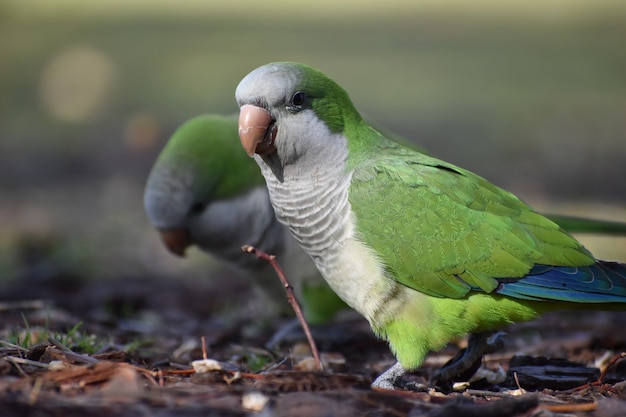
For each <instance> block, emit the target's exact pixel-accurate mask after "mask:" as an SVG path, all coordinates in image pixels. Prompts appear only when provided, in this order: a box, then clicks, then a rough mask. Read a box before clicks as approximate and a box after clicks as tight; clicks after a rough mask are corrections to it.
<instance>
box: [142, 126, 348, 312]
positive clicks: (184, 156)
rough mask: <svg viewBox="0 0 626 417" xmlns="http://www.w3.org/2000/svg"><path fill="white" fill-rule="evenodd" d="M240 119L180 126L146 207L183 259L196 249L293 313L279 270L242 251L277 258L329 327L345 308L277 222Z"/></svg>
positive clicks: (308, 307) (157, 167)
mask: <svg viewBox="0 0 626 417" xmlns="http://www.w3.org/2000/svg"><path fill="white" fill-rule="evenodd" d="M237 138H238V136H237V116H236V115H234V116H231V117H224V116H216V115H204V116H198V117H195V118H193V119H191V120H189V121H187V122H186V123H184V124H183V125H182V126H180V127H179V128H178V129H177V130H176V131H175V132H174V134H173V135H172V137H171V138H170V140H169V141H168V143H167V144H166V146H165V148H164V149H163V151H162V152H161V154H160V155H159V157H158V159H157V161H156V162H155V164H154V167H153V168H152V171H151V172H150V175H149V177H148V180H147V184H146V189H145V194H144V206H145V210H146V213H147V214H148V217H149V219H150V221H151V223H152V224H153V225H154V227H155V228H156V229H158V230H159V232H160V233H161V236H162V238H163V242H164V243H165V245H166V246H167V248H168V249H169V250H170V251H171V252H172V253H174V254H177V255H179V256H183V255H184V254H185V251H186V249H187V248H188V247H189V246H191V245H197V246H198V247H199V248H200V249H202V250H203V251H205V252H208V253H209V254H211V255H213V256H215V257H216V258H217V259H219V260H222V261H225V262H227V263H229V264H230V265H232V266H235V267H236V268H239V270H240V271H242V272H244V273H245V274H247V275H248V276H249V277H250V280H251V282H252V283H255V284H257V288H260V289H261V290H264V292H265V293H266V294H267V295H269V296H270V299H269V300H267V301H268V302H273V305H274V306H276V305H279V307H280V309H281V310H282V311H284V312H288V311H289V306H288V304H287V301H286V298H285V293H284V289H283V288H282V286H281V285H280V281H279V280H278V278H277V277H276V273H275V272H274V270H273V269H272V267H271V266H270V265H269V264H268V263H267V262H265V261H261V260H258V259H256V258H255V257H254V256H251V255H245V254H244V253H243V252H242V250H241V246H242V245H244V244H249V245H252V246H255V247H257V248H259V249H261V250H263V251H265V252H267V253H270V254H273V255H276V256H277V258H278V259H279V261H280V264H281V267H282V268H283V270H284V271H285V273H286V275H287V277H288V279H289V280H290V283H291V284H292V285H293V286H294V290H295V291H296V294H297V296H298V298H299V299H300V300H301V302H302V303H303V308H304V312H305V315H306V317H307V319H308V320H309V321H310V322H311V323H321V322H325V321H327V320H329V319H330V318H331V317H333V316H334V315H335V314H336V313H337V312H339V311H340V310H342V309H347V307H346V305H345V304H344V303H343V302H342V301H341V300H340V299H339V298H338V297H337V295H335V293H334V292H333V291H332V290H330V288H329V287H328V285H327V284H326V283H325V281H324V280H323V279H322V278H321V276H320V275H319V272H318V271H317V270H316V269H315V266H314V265H313V263H312V262H311V259H310V257H309V256H308V255H307V254H306V253H305V252H304V251H302V249H301V248H300V246H299V245H298V244H297V243H296V242H295V241H294V240H293V238H292V236H291V234H290V233H289V231H288V230H287V229H286V228H285V227H284V226H283V225H282V224H280V223H279V222H278V221H277V220H276V217H275V216H274V211H273V210H272V206H271V204H270V201H269V197H268V194H267V189H266V188H265V181H264V180H263V177H262V176H261V175H260V173H259V169H258V167H257V166H256V164H255V163H254V162H253V161H252V160H251V159H250V158H249V157H248V156H247V155H246V154H245V152H244V151H243V150H242V149H241V146H239V142H238V140H237Z"/></svg>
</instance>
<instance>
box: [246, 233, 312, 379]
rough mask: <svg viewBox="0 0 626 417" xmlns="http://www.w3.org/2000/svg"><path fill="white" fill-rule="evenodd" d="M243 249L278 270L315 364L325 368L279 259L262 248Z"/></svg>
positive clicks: (248, 247)
mask: <svg viewBox="0 0 626 417" xmlns="http://www.w3.org/2000/svg"><path fill="white" fill-rule="evenodd" d="M241 249H242V250H243V251H244V252H246V253H251V254H254V255H256V257H257V258H259V259H263V260H264V261H267V262H269V263H270V265H272V267H273V268H274V270H275V271H276V275H278V278H279V279H280V282H281V283H282V284H283V287H284V288H285V291H286V292H287V301H289V304H291V307H292V308H293V311H294V312H295V313H296V317H297V318H298V321H299V322H300V325H301V326H302V330H303V331H304V334H305V335H306V338H307V341H308V342H309V346H310V348H311V353H312V354H313V359H315V366H316V367H317V369H318V370H319V371H322V370H323V366H322V361H321V359H320V354H319V351H318V350H317V346H316V345H315V341H314V340H313V335H312V334H311V330H310V329H309V326H308V324H307V323H306V320H305V319H304V315H303V314H302V309H301V308H300V305H299V304H298V300H297V299H296V296H295V295H294V293H293V287H292V286H291V284H289V281H287V278H286V277H285V274H284V272H283V270H282V268H281V267H280V265H279V264H278V261H277V260H276V256H274V255H269V254H267V253H265V252H263V251H262V250H260V249H257V248H255V247H253V246H250V245H244V246H242V247H241Z"/></svg>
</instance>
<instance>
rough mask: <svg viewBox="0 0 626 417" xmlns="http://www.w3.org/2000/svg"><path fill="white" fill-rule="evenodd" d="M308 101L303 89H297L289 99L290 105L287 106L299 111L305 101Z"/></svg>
mask: <svg viewBox="0 0 626 417" xmlns="http://www.w3.org/2000/svg"><path fill="white" fill-rule="evenodd" d="M305 102H306V94H304V92H302V91H296V92H295V93H293V96H291V100H289V105H288V106H287V108H288V109H289V110H291V111H298V110H300V109H301V108H302V106H303V105H304V103H305Z"/></svg>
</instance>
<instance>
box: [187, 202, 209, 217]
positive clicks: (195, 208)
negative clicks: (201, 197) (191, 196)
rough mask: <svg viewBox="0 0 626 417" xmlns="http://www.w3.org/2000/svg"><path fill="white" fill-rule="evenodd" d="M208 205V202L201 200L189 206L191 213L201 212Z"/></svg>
mask: <svg viewBox="0 0 626 417" xmlns="http://www.w3.org/2000/svg"><path fill="white" fill-rule="evenodd" d="M206 206H207V205H206V203H204V202H201V201H196V202H195V203H193V204H192V205H191V207H190V208H189V214H200V213H202V212H203V211H204V209H205V208H206Z"/></svg>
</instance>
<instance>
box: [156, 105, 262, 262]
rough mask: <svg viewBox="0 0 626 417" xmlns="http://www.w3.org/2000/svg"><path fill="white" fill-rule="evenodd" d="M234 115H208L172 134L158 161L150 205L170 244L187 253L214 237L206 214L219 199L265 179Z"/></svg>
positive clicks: (179, 252) (172, 249) (170, 247)
mask: <svg viewBox="0 0 626 417" xmlns="http://www.w3.org/2000/svg"><path fill="white" fill-rule="evenodd" d="M236 135H237V119H236V117H234V116H229V117H225V116H217V115H203V116H198V117H194V118H192V119H190V120H189V121H187V122H185V123H184V124H183V125H181V126H180V127H179V128H178V129H177V130H176V131H175V132H174V133H173V135H172V137H171V138H170V140H169V141H168V143H167V144H166V146H165V147H164V148H163V150H162V151H161V153H160V155H159V157H158V158H157V161H156V162H155V164H154V166H153V167H152V170H151V172H150V175H149V176H148V180H147V183H146V188H145V192H144V208H145V210H146V214H147V215H148V218H149V220H150V222H151V223H152V225H153V226H154V227H155V228H156V229H157V230H158V231H159V233H160V235H161V238H162V240H163V243H164V244H165V246H166V247H167V249H168V250H169V251H170V252H172V253H173V254H175V255H178V256H184V255H185V252H186V250H187V248H188V247H189V246H191V245H193V244H199V243H202V241H203V240H206V239H208V237H209V236H205V235H208V232H206V230H207V229H209V228H210V227H211V225H210V224H209V223H211V222H213V223H219V222H220V221H222V220H221V219H218V218H211V216H208V215H204V214H205V213H206V212H207V208H208V207H209V206H210V205H211V204H212V203H213V202H215V201H219V200H227V199H230V198H234V197H236V196H237V195H239V194H241V193H244V192H246V191H247V190H249V189H250V188H252V187H255V186H258V185H261V184H263V178H262V177H261V176H260V174H259V173H258V172H257V170H256V169H255V168H256V167H255V166H254V164H250V163H249V159H248V158H247V157H246V155H245V153H244V152H242V151H241V149H240V147H239V146H238V144H237V141H236V139H235V138H236Z"/></svg>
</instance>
